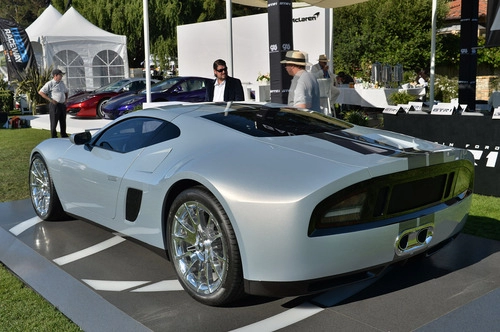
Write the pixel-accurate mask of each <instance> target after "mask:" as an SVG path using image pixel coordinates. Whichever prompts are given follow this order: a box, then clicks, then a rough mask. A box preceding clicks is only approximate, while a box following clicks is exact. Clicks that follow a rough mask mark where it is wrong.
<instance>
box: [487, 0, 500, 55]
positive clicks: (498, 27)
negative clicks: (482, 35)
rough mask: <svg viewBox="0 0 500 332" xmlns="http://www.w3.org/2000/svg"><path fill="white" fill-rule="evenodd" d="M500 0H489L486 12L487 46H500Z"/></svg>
mask: <svg viewBox="0 0 500 332" xmlns="http://www.w3.org/2000/svg"><path fill="white" fill-rule="evenodd" d="M499 6H500V0H488V10H487V12H486V17H487V20H486V44H485V46H486V47H498V46H500V15H498V14H499V13H498V10H499V9H500V8H499Z"/></svg>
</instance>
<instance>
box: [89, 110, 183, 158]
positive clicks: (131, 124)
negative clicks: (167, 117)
mask: <svg viewBox="0 0 500 332" xmlns="http://www.w3.org/2000/svg"><path fill="white" fill-rule="evenodd" d="M179 135H180V130H179V128H178V127H177V126H175V125H174V124H172V123H170V122H167V121H164V120H160V119H155V118H147V117H135V118H130V119H126V120H124V121H120V122H118V123H117V124H116V125H114V126H112V127H110V128H108V129H107V130H106V131H105V132H104V133H103V134H102V135H100V136H99V138H98V139H97V140H96V141H95V143H94V144H93V145H94V146H96V147H99V148H102V149H106V150H111V151H115V152H120V153H127V152H130V151H134V150H137V149H141V148H144V147H146V146H149V145H153V144H157V143H160V142H163V141H166V140H169V139H172V138H175V137H178V136H179Z"/></svg>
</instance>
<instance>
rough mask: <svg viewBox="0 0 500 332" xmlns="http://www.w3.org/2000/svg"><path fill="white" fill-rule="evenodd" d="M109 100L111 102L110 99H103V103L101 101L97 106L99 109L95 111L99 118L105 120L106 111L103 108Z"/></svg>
mask: <svg viewBox="0 0 500 332" xmlns="http://www.w3.org/2000/svg"><path fill="white" fill-rule="evenodd" d="M108 100H109V98H105V99H101V101H99V103H98V104H97V107H96V109H95V110H96V114H97V117H99V118H101V119H104V117H105V115H104V110H103V109H102V106H103V105H104V104H106V103H107V102H108Z"/></svg>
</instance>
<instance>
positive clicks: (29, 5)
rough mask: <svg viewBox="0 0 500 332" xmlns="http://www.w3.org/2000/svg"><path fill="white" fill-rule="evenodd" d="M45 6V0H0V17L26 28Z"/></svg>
mask: <svg viewBox="0 0 500 332" xmlns="http://www.w3.org/2000/svg"><path fill="white" fill-rule="evenodd" d="M45 7H47V5H46V0H2V5H0V17H1V18H5V19H8V20H10V21H14V22H16V23H17V24H19V26H21V27H22V28H24V29H26V28H27V27H28V26H29V25H30V24H31V23H33V21H35V20H36V19H37V17H38V16H39V15H40V14H41V13H42V12H43V10H44V9H45Z"/></svg>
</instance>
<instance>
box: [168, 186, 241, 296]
mask: <svg viewBox="0 0 500 332" xmlns="http://www.w3.org/2000/svg"><path fill="white" fill-rule="evenodd" d="M167 223H168V224H167V236H166V239H167V241H168V252H169V256H170V260H171V262H172V264H173V266H174V269H175V272H176V273H177V276H178V278H179V281H180V283H181V284H182V286H183V287H184V289H185V290H186V291H187V292H188V293H189V295H190V296H191V297H193V298H194V299H196V300H197V301H199V302H201V303H204V304H207V305H211V306H222V305H226V304H229V303H231V302H234V301H236V300H237V299H239V298H241V297H242V296H243V294H244V292H243V272H242V267H241V258H240V253H239V249H238V244H237V241H236V237H235V235H234V231H233V228H232V226H231V223H230V222H229V218H228V217H227V215H226V213H225V212H224V209H223V208H222V206H221V205H220V203H219V202H218V201H217V199H216V198H215V197H214V196H213V195H212V194H211V193H210V192H209V191H208V190H206V189H205V188H202V187H194V188H190V189H187V190H185V191H183V192H182V193H181V194H179V196H177V197H176V199H175V200H174V202H173V204H172V207H171V209H170V211H169V215H168V219H167Z"/></svg>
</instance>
